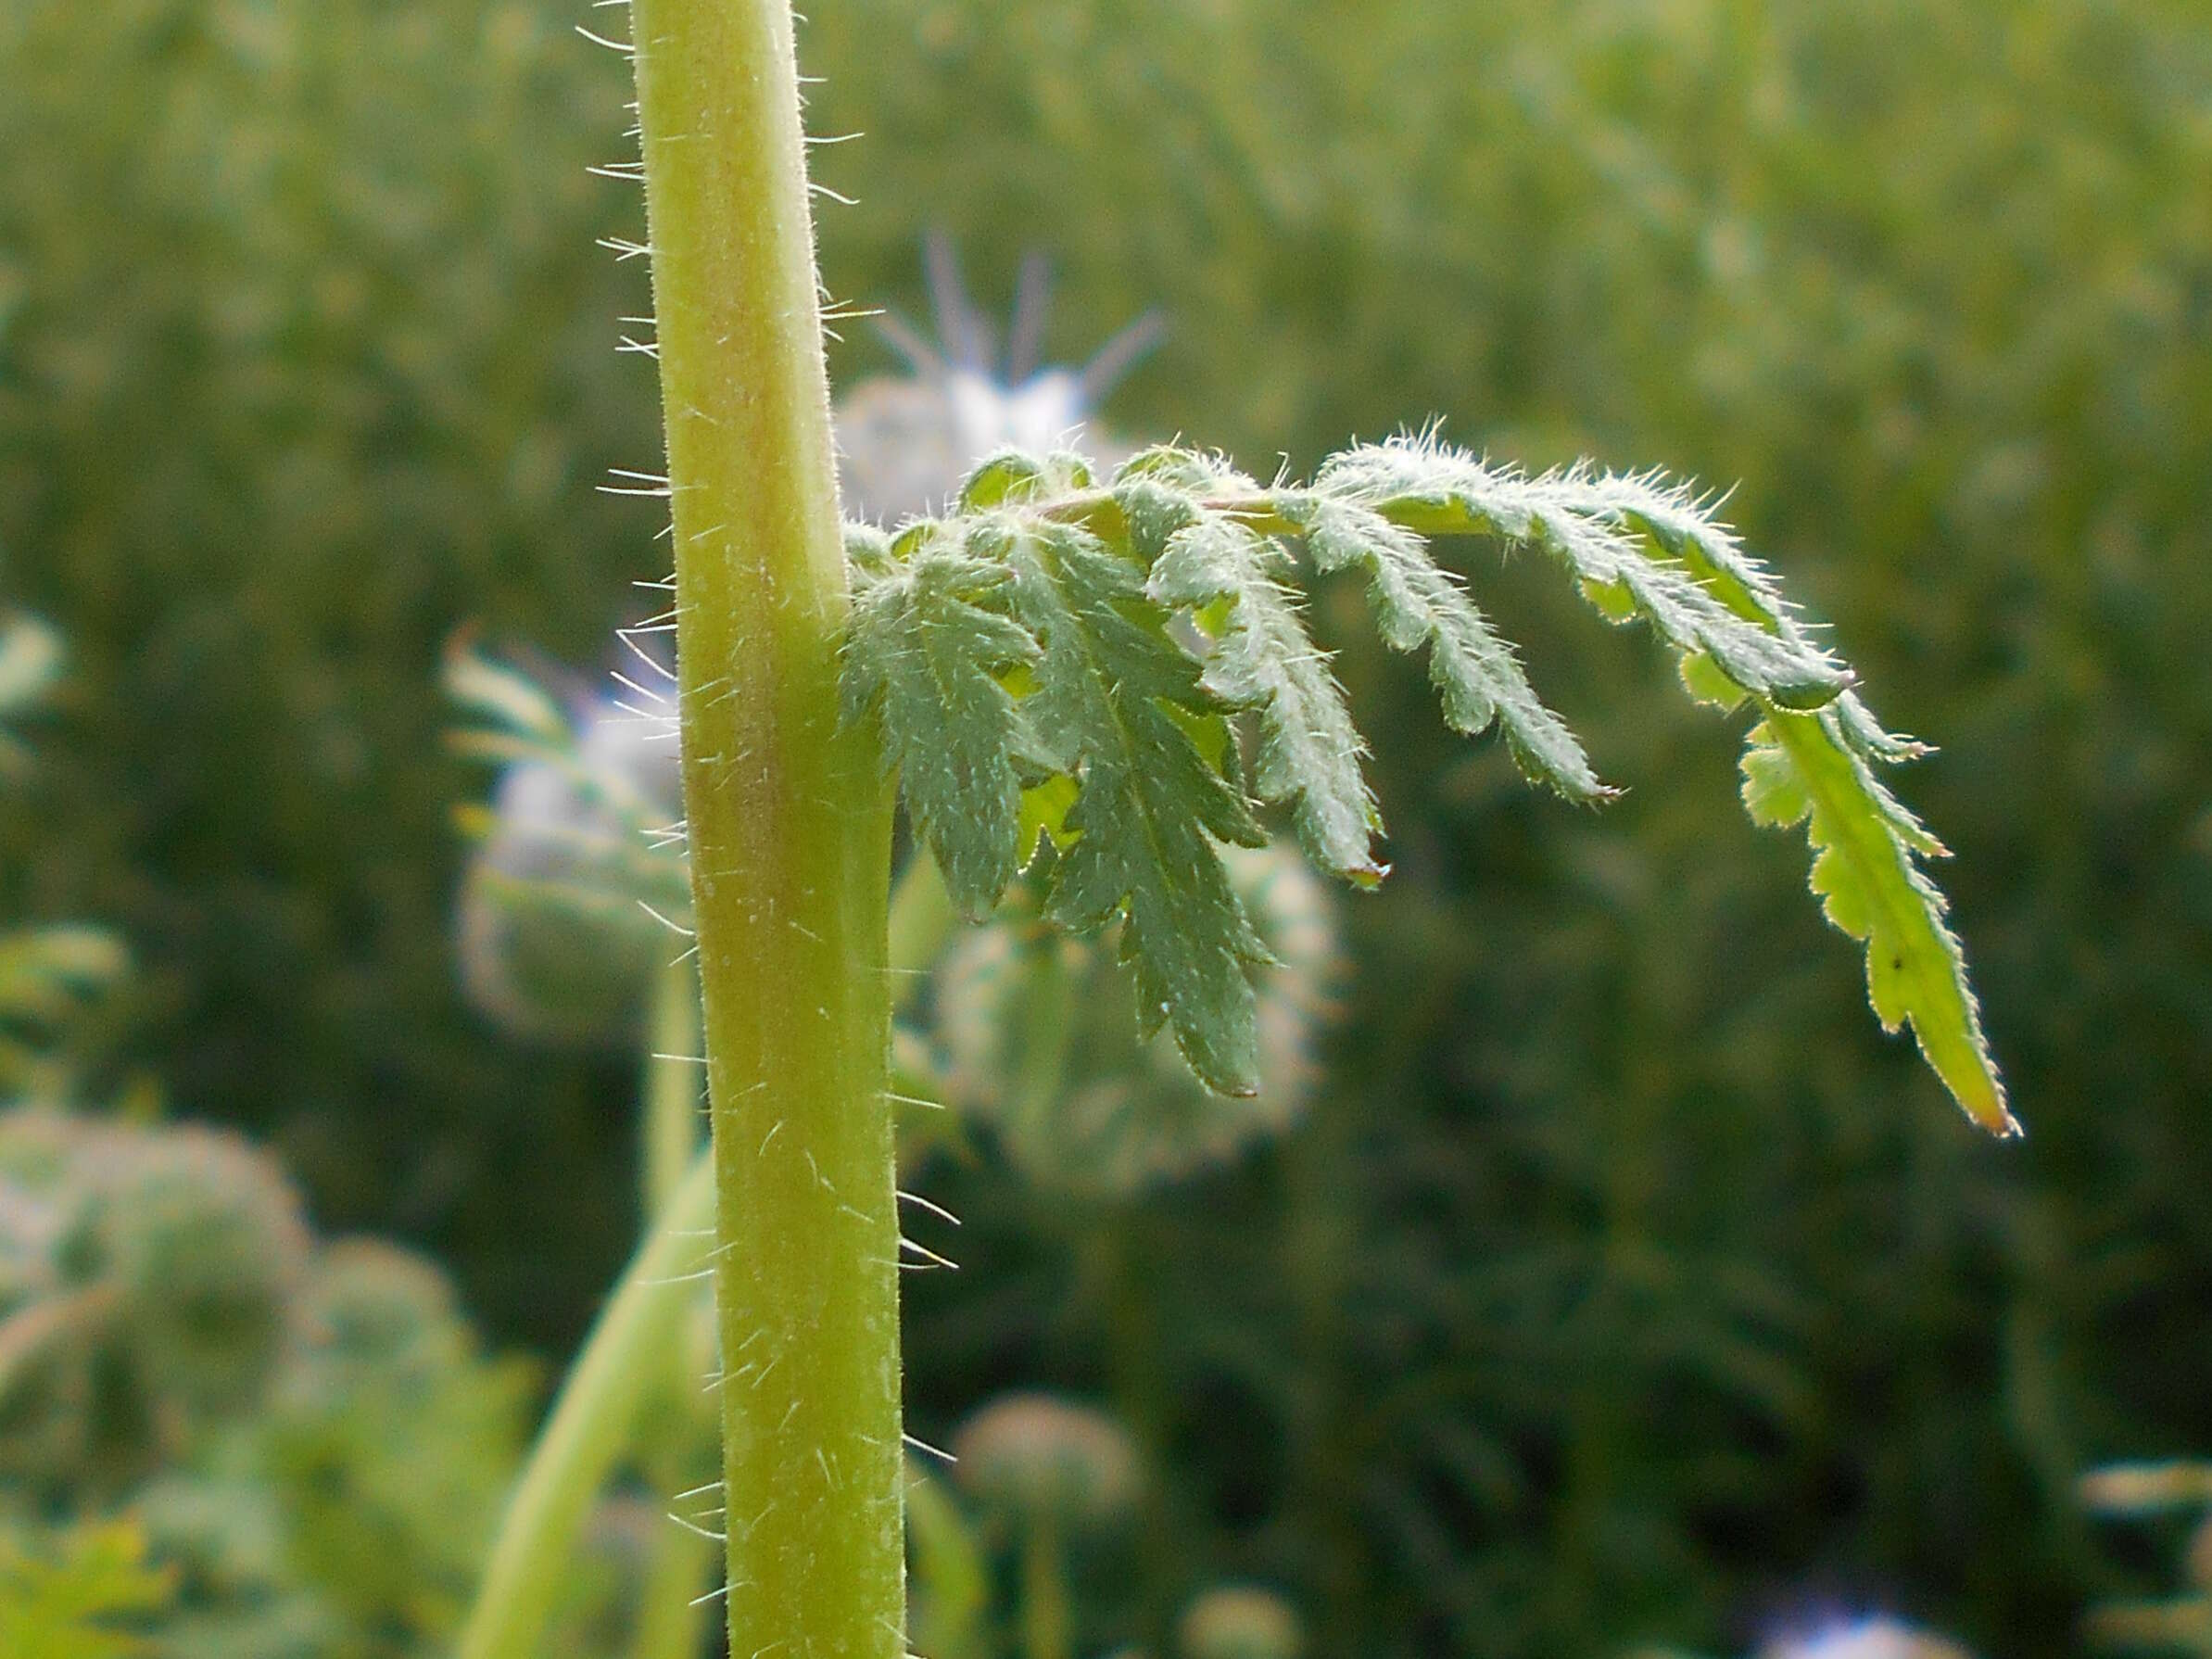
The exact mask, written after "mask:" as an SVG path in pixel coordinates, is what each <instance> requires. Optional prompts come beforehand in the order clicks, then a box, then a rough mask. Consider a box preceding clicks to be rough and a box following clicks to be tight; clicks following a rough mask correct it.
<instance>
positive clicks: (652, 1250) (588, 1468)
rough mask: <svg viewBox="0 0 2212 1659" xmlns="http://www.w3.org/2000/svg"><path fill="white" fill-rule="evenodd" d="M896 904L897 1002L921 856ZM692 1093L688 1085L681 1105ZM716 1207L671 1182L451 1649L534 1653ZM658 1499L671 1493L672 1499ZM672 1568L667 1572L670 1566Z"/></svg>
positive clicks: (692, 1179) (936, 903) (920, 881)
mask: <svg viewBox="0 0 2212 1659" xmlns="http://www.w3.org/2000/svg"><path fill="white" fill-rule="evenodd" d="M891 908H892V911H893V913H894V914H895V915H898V916H902V917H905V918H908V925H906V926H904V927H902V928H899V929H895V930H894V931H893V936H892V941H891V945H892V948H891V988H892V993H893V999H894V1001H897V1000H903V999H904V997H905V996H906V995H909V994H911V993H912V990H913V987H915V986H916V984H918V983H919V981H920V979H921V976H922V974H923V972H924V971H925V970H926V969H928V968H929V963H930V962H931V960H933V959H934V958H935V956H936V955H937V952H938V950H939V948H940V947H941V946H942V943H943V934H944V928H945V926H947V925H949V918H950V914H951V909H950V905H949V904H948V903H947V902H946V901H945V899H944V886H943V882H942V880H941V879H940V878H939V876H938V874H937V867H936V866H935V865H933V864H931V863H930V862H929V858H928V856H927V855H922V856H918V857H916V858H914V859H912V860H910V861H909V862H908V864H907V866H906V868H905V871H904V873H903V874H902V875H901V877H900V878H899V886H898V892H897V894H896V895H895V896H894V898H893V900H892V905H891ZM930 918H940V919H937V920H932V919H930ZM664 1052H666V1053H689V1052H690V1051H689V1048H685V1049H667V1050H664ZM688 1070H689V1069H688ZM664 1084H665V1079H664V1077H659V1076H656V1078H655V1080H654V1085H653V1086H656V1087H657V1086H663V1085H664ZM669 1086H670V1088H671V1093H672V1094H673V1086H672V1085H669ZM696 1093H697V1091H696V1089H695V1088H693V1089H689V1090H687V1094H686V1098H687V1101H689V1100H690V1099H694V1098H696ZM649 1109H650V1108H649ZM665 1217H666V1219H665V1222H664V1223H659V1224H656V1225H655V1226H654V1227H653V1229H652V1230H651V1232H650V1233H649V1235H648V1236H647V1239H646V1241H645V1243H644V1244H643V1245H641V1246H640V1247H639V1248H638V1254H637V1255H636V1256H635V1257H633V1258H632V1259H631V1261H630V1265H629V1268H628V1270H627V1271H626V1273H624V1274H623V1276H622V1278H621V1279H620V1280H619V1281H618V1282H617V1283H616V1285H615V1286H614V1290H613V1294H612V1295H611V1296H610V1297H609V1298H608V1300H607V1305H606V1307H605V1309H604V1310H603V1311H601V1312H600V1316H599V1320H598V1322H597V1323H594V1324H593V1326H592V1327H591V1332H590V1335H589V1336H587V1337H586V1338H585V1340H584V1347H583V1349H582V1351H581V1352H580V1353H579V1354H578V1355H577V1357H576V1361H575V1365H574V1366H573V1367H572V1368H571V1370H570V1372H569V1374H568V1379H567V1381H566V1382H565V1383H564V1384H562V1389H561V1393H560V1396H559V1397H558V1398H557V1399H555V1400H554V1402H553V1410H552V1412H551V1413H550V1415H549V1416H548V1418H547V1420H546V1425H545V1426H544V1427H543V1428H542V1429H541V1430H539V1432H538V1437H537V1443H536V1444H535V1445H533V1446H532V1447H531V1449H530V1457H529V1461H528V1463H525V1466H524V1469H523V1475H522V1478H521V1480H520V1481H519V1482H518V1483H517V1485H516V1487H515V1492H514V1496H513V1498H512V1499H511V1500H510V1501H509V1503H508V1507H507V1513H506V1515H505V1517H504V1519H503V1520H502V1521H501V1523H500V1527H499V1539H498V1540H497V1541H496V1542H495V1544H494V1545H493V1548H492V1552H491V1558H490V1564H489V1565H488V1567H487V1570H486V1573H485V1578H484V1583H483V1585H482V1587H481V1588H480V1589H478V1591H477V1597H476V1605H475V1606H474V1609H472V1610H471V1612H470V1615H469V1623H468V1628H467V1630H466V1631H465V1633H464V1634H463V1635H462V1638H461V1645H460V1647H459V1648H458V1649H457V1650H456V1651H457V1653H458V1654H459V1656H460V1659H525V1655H528V1654H530V1653H534V1652H535V1651H536V1648H537V1640H538V1637H539V1634H540V1633H541V1632H542V1631H543V1629H544V1627H545V1623H546V1619H547V1617H548V1615H550V1612H551V1603H552V1601H553V1599H554V1595H555V1592H556V1591H557V1590H558V1589H559V1587H560V1585H561V1583H562V1579H563V1578H564V1577H566V1576H567V1575H568V1574H569V1573H570V1572H571V1571H572V1570H573V1563H574V1557H575V1541H576V1535H577V1532H578V1531H579V1530H580V1528H581V1526H582V1524H583V1520H584V1516H585V1514H586V1513H587V1512H588V1509H589V1507H590V1504H591V1500H592V1498H593V1497H594V1496H595V1495H596V1494H597V1493H598V1491H599V1489H600V1487H601V1486H603V1485H604V1484H605V1483H606V1479H607V1475H608V1474H609V1473H610V1472H611V1471H612V1470H613V1467H614V1465H615V1463H617V1462H618V1461H620V1459H621V1458H622V1457H623V1456H624V1455H625V1454H626V1453H627V1452H629V1451H630V1450H632V1447H633V1445H634V1443H635V1441H636V1439H637V1437H638V1436H637V1429H638V1417H639V1414H640V1407H641V1405H642V1404H643V1403H644V1402H646V1401H647V1400H648V1399H649V1398H650V1397H651V1392H652V1390H653V1388H654V1387H655V1383H656V1379H657V1377H658V1376H659V1374H660V1373H661V1371H662V1370H663V1369H664V1359H663V1356H664V1355H665V1354H667V1353H668V1352H669V1351H670V1350H671V1349H673V1348H676V1347H677V1346H678V1345H679V1343H680V1336H681V1328H682V1323H683V1319H684V1313H685V1311H686V1310H687V1309H688V1308H689V1307H690V1306H691V1298H692V1297H693V1296H694V1295H696V1294H698V1292H699V1285H697V1283H696V1279H697V1275H698V1272H699V1269H700V1267H701V1266H702V1263H703V1260H704V1258H705V1255H706V1247H705V1245H704V1243H703V1241H702V1238H701V1237H700V1236H699V1235H701V1234H703V1233H704V1232H705V1231H706V1230H707V1228H708V1227H709V1225H710V1223H711V1222H713V1219H714V1167H713V1159H712V1158H711V1157H710V1155H709V1154H708V1153H706V1152H704V1151H701V1152H699V1153H698V1154H696V1155H695V1156H694V1157H693V1159H692V1160H691V1163H690V1166H689V1168H688V1169H687V1170H686V1171H684V1173H683V1177H682V1179H681V1180H680V1181H679V1182H678V1183H677V1184H676V1189H675V1191H674V1193H673V1194H672V1195H671V1197H670V1198H669V1200H668V1204H667V1207H666V1209H665ZM13 1328H14V1325H13V1323H12V1322H11V1323H9V1324H6V1325H0V1338H4V1336H5V1334H6V1332H8V1331H9V1330H12V1329H13ZM5 1353H6V1342H5V1340H0V1356H4V1355H5ZM662 1496H664V1497H670V1498H673V1497H674V1496H675V1492H674V1490H673V1489H671V1490H670V1491H668V1492H664V1493H663V1494H662ZM701 1507H702V1508H710V1507H715V1506H711V1505H702V1506H701ZM672 1529H673V1524H672ZM670 1573H671V1576H672V1577H673V1574H674V1567H673V1564H672V1565H671V1567H670ZM650 1593H651V1590H650V1589H649V1594H650ZM648 1616H649V1617H651V1616H652V1615H651V1614H650V1612H649V1614H648ZM647 1640H648V1639H647V1638H646V1637H645V1636H643V1635H640V1637H639V1639H638V1652H639V1653H650V1652H655V1651H657V1650H654V1649H651V1648H649V1647H647V1646H646V1645H645V1644H646V1641H647Z"/></svg>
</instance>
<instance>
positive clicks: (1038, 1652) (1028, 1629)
mask: <svg viewBox="0 0 2212 1659" xmlns="http://www.w3.org/2000/svg"><path fill="white" fill-rule="evenodd" d="M1021 1651H1022V1656H1023V1659H1074V1655H1075V1610H1074V1608H1073V1607H1072V1606H1071V1605H1070V1604H1069V1598H1068V1569H1067V1564H1066V1563H1065V1562H1063V1561H1062V1559H1061V1555H1060V1534H1059V1529H1058V1528H1057V1527H1056V1526H1054V1525H1053V1523H1052V1521H1051V1520H1050V1519H1049V1518H1047V1517H1044V1516H1038V1517H1036V1518H1035V1519H1033V1520H1032V1521H1031V1522H1030V1525H1029V1528H1028V1531H1027V1532H1026V1533H1025V1534H1024V1535H1023V1538H1022V1546H1021Z"/></svg>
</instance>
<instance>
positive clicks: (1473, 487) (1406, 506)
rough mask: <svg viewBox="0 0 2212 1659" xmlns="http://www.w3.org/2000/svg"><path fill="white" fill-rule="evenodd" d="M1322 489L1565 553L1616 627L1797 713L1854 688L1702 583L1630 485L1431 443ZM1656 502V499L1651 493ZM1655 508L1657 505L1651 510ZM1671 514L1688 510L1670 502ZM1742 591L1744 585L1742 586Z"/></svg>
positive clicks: (1427, 525) (1336, 474) (1404, 444)
mask: <svg viewBox="0 0 2212 1659" xmlns="http://www.w3.org/2000/svg"><path fill="white" fill-rule="evenodd" d="M1318 484H1319V487H1320V488H1322V489H1324V490H1327V491H1331V492H1334V493H1341V494H1343V495H1346V496H1349V497H1350V498H1351V499H1353V500H1357V501H1359V502H1361V503H1363V504H1365V505H1366V506H1368V507H1369V508H1371V510H1372V511H1373V512H1375V513H1378V514H1380V515H1381V516H1382V517H1384V518H1385V519H1388V520H1389V521H1390V522H1392V523H1393V524H1397V525H1399V526H1404V527H1405V528H1407V529H1410V530H1415V531H1418V532H1420V533H1421V534H1422V535H1424V536H1473V535H1486V536H1496V537H1499V538H1503V539H1504V540H1507V541H1511V542H1522V543H1526V544H1529V545H1532V546H1536V547H1540V548H1542V549H1543V550H1544V551H1547V552H1549V553H1552V554H1555V555H1557V556H1558V557H1559V558H1560V559H1561V560H1562V561H1563V562H1564V563H1565V564H1567V566H1568V568H1569V569H1571V570H1572V571H1573V572H1574V575H1575V576H1576V577H1577V578H1578V579H1579V580H1580V582H1581V585H1582V589H1583V591H1584V592H1585V593H1586V595H1588V597H1589V598H1590V600H1591V602H1593V603H1595V604H1596V605H1597V606H1598V607H1599V609H1600V610H1601V611H1603V612H1604V613H1605V614H1607V615H1609V616H1611V617H1613V618H1614V619H1616V620H1627V619H1628V618H1630V617H1638V616H1640V617H1642V618H1644V619H1645V620H1647V621H1649V622H1650V624H1651V625H1652V627H1655V628H1657V629H1658V630H1659V632H1660V633H1661V634H1662V636H1663V637H1664V638H1665V639H1666V640H1668V641H1669V642H1670V643H1671V644H1673V645H1674V646H1675V649H1676V650H1678V651H1682V652H1702V653H1704V654H1705V655H1708V656H1710V657H1711V658H1712V659H1713V663H1714V664H1715V665H1717V666H1718V667H1719V669H1720V670H1721V672H1722V673H1724V674H1725V675H1726V676H1727V677H1728V678H1729V679H1731V680H1732V681H1734V682H1735V683H1736V684H1737V685H1738V686H1741V687H1742V688H1743V689H1744V690H1747V691H1751V692H1754V693H1756V694H1757V695H1759V696H1761V697H1764V698H1766V699H1768V700H1770V701H1771V702H1773V703H1776V705H1777V706H1779V707H1782V708H1789V709H1814V708H1821V707H1824V706H1825V705H1826V704H1827V703H1831V702H1833V701H1834V700H1835V699H1836V697H1837V696H1838V695H1839V694H1840V693H1841V692H1842V691H1843V690H1845V688H1847V687H1848V686H1849V685H1850V684H1851V675H1850V673H1849V671H1848V670H1846V669H1845V668H1844V667H1843V665H1841V664H1840V663H1838V662H1837V661H1836V660H1835V659H1834V658H1833V657H1832V656H1830V655H1829V654H1828V653H1827V652H1825V651H1822V650H1820V649H1819V648H1818V647H1816V646H1814V645H1812V644H1811V643H1809V642H1808V641H1806V640H1804V639H1803V637H1802V636H1801V635H1800V634H1797V633H1796V632H1795V631H1794V630H1792V631H1791V632H1788V633H1785V632H1783V631H1781V630H1779V629H1778V628H1776V627H1775V626H1774V625H1773V622H1772V620H1771V619H1770V618H1769V617H1767V616H1764V615H1760V614H1744V613H1743V612H1742V611H1739V610H1738V609H1737V608H1735V607H1734V606H1732V605H1731V604H1730V603H1729V602H1728V599H1729V597H1732V596H1731V595H1727V594H1724V593H1722V592H1719V591H1715V586H1714V585H1713V583H1710V582H1708V581H1701V580H1700V577H1699V573H1698V572H1697V571H1695V570H1693V569H1692V568H1691V567H1690V566H1689V565H1688V564H1687V563H1685V561H1684V560H1683V559H1682V558H1681V556H1680V549H1679V547H1671V546H1669V545H1668V541H1669V538H1668V537H1667V536H1666V535H1664V534H1662V533H1659V531H1658V528H1657V526H1658V525H1659V524H1662V523H1668V524H1670V527H1671V520H1654V519H1653V518H1652V517H1650V516H1649V515H1646V514H1643V513H1638V512H1637V510H1636V503H1635V502H1634V501H1633V500H1624V490H1623V488H1622V486H1623V481H1622V480H1619V479H1612V478H1607V477H1604V476H1601V475H1597V474H1593V473H1590V472H1587V471H1585V470H1581V469H1576V470H1574V471H1571V472H1566V473H1553V474H1548V475H1545V476H1542V477H1537V478H1530V477H1527V476H1524V475H1522V474H1520V473H1517V472H1514V471H1511V470H1510V469H1498V468H1493V467H1491V466H1489V465H1487V464H1486V463H1485V462H1481V461H1478V460H1477V459H1476V458H1475V457H1473V455H1469V454H1467V453H1465V452H1464V451H1461V450H1452V449H1448V448H1446V447H1445V446H1443V445H1440V444H1436V443H1434V442H1432V441H1429V440H1426V439H1422V438H1401V439H1398V440H1397V441H1395V442H1392V443H1387V444H1363V445H1361V446H1359V447H1358V448H1357V449H1353V450H1347V451H1346V453H1344V454H1343V455H1340V456H1338V457H1336V458H1335V459H1334V460H1333V461H1331V462H1329V463H1328V464H1327V465H1326V466H1324V467H1323V468H1322V469H1321V476H1320V478H1319V480H1318ZM1654 493H1655V494H1656V493H1657V492H1654ZM1653 504H1654V505H1656V504H1657V503H1656V502H1654V503H1653ZM1667 504H1668V506H1669V509H1670V513H1671V510H1672V509H1673V508H1675V507H1678V506H1679V505H1681V503H1680V502H1679V500H1675V499H1674V498H1671V497H1670V498H1668V502H1667ZM1738 585H1739V586H1740V585H1741V582H1740V578H1739V579H1738Z"/></svg>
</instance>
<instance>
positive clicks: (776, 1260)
mask: <svg viewBox="0 0 2212 1659" xmlns="http://www.w3.org/2000/svg"><path fill="white" fill-rule="evenodd" d="M631 20H632V25H633V35H632V39H633V43H634V46H635V56H636V64H637V71H638V118H639V127H640V131H641V133H642V138H643V154H644V162H645V181H646V210H647V222H648V231H649V234H648V241H649V242H650V244H651V247H652V248H653V290H654V301H655V308H656V314H657V318H658V332H659V343H660V369H661V397H662V411H663V415H664V421H665V424H666V428H667V450H668V476H669V480H670V486H669V488H670V492H671V503H672V507H673V511H674V514H675V541H676V646H677V663H678V673H679V675H680V694H681V704H682V717H683V755H684V805H685V820H686V823H687V824H688V826H689V848H690V856H691V884H692V899H693V925H694V927H695V928H696V930H697V932H698V942H699V963H700V971H701V979H702V985H703V989H704V993H705V999H704V1000H705V1036H706V1058H707V1088H708V1095H709V1101H710V1107H711V1110H710V1118H711V1121H712V1125H713V1147H714V1179H715V1187H716V1193H717V1201H716V1220H715V1228H716V1239H717V1265H718V1269H719V1271H718V1272H717V1273H716V1275H715V1287H716V1302H717V1326H718V1331H719V1335H720V1338H721V1352H722V1363H723V1367H724V1378H723V1384H722V1395H721V1399H722V1424H723V1445H724V1451H723V1456H724V1477H725V1483H726V1491H725V1498H726V1504H727V1511H728V1514H727V1531H728V1539H729V1542H728V1571H729V1578H728V1595H727V1603H728V1617H729V1630H730V1651H731V1652H732V1653H737V1654H743V1655H753V1654H763V1653H768V1654H783V1655H790V1659H801V1656H805V1659H863V1656H866V1659H895V1656H896V1655H898V1654H900V1653H903V1652H904V1627H905V1606H904V1602H905V1587H904V1545H903V1539H902V1532H903V1526H902V1506H901V1494H900V1450H899V1448H900V1440H899V1433H900V1422H899V1323H898V1273H897V1256H898V1222H897V1216H896V1210H895V1204H894V1198H893V1173H892V1144H891V1106H890V1101H889V1100H888V1098H887V1093H886V1092H887V1089H888V1072H887V1067H888V1060H889V1046H890V999H889V984H888V975H887V973H886V971H885V967H886V956H885V953H886V930H887V914H886V910H887V904H888V897H889V885H890V865H891V802H890V796H889V792H888V791H887V790H886V789H885V787H884V783H883V779H882V778H881V775H880V768H879V767H878V761H877V756H876V754H875V752H874V744H873V741H871V740H870V739H869V738H868V737H867V736H866V735H865V734H864V733H861V732H859V731H841V730H840V729H839V724H838V686H837V680H838V650H839V644H840V640H841V633H842V628H843V622H844V616H845V612H846V576H845V562H844V547H843V536H842V531H841V526H840V522H839V513H838V501H837V481H836V473H835V468H834V465H833V462H832V458H831V446H830V430H829V396H828V375H827V373H826V371H825V368H824V364H823V358H822V334H821V318H820V312H819V308H818V305H817V282H816V277H815V262H814V234H813V225H812V221H811V218H810V216H809V212H808V197H807V182H806V170H805V150H804V140H803V134H802V132H801V129H800V120H799V80H798V66H797V60H796V57H795V54H794V51H793V46H792V39H791V27H792V21H791V13H790V7H789V6H788V5H787V4H785V3H784V0H636V4H635V5H634V6H633V7H632V13H631Z"/></svg>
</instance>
